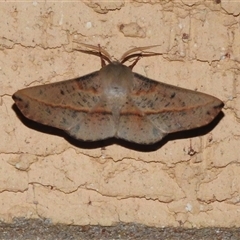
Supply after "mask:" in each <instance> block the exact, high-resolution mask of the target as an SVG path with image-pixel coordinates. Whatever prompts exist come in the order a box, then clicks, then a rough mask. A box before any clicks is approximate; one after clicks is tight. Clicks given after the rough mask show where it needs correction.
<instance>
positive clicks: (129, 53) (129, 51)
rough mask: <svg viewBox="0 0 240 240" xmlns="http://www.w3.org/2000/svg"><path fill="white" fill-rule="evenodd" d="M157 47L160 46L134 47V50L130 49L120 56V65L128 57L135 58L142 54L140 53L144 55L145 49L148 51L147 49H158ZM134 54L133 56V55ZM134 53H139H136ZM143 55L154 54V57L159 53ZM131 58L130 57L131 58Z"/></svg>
mask: <svg viewBox="0 0 240 240" xmlns="http://www.w3.org/2000/svg"><path fill="white" fill-rule="evenodd" d="M158 46H160V45H152V46H146V47H135V48H132V49H130V50H128V51H127V52H125V53H124V54H123V55H122V57H121V58H120V61H121V63H124V62H126V61H127V60H128V59H129V57H130V56H133V57H135V56H136V54H138V55H139V54H142V53H144V50H147V49H149V48H154V47H158ZM134 52H135V54H133V53H134ZM136 52H140V53H136ZM145 53H151V54H154V55H155V54H156V55H158V54H160V53H153V52H145ZM131 58H132V57H131ZM125 59H127V60H125Z"/></svg>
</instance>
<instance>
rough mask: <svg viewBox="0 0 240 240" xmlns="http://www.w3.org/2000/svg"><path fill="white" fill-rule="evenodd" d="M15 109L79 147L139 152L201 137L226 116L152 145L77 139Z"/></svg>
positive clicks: (43, 129)
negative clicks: (116, 148) (112, 148)
mask: <svg viewBox="0 0 240 240" xmlns="http://www.w3.org/2000/svg"><path fill="white" fill-rule="evenodd" d="M12 108H13V110H14V111H15V113H16V115H17V116H18V118H19V119H20V120H21V122H22V123H23V124H24V125H25V126H26V127H28V128H30V129H33V130H35V131H39V132H42V133H45V134H49V135H55V136H59V137H62V138H64V139H65V140H66V141H68V142H69V143H70V144H71V145H73V146H75V147H78V148H83V149H96V148H105V147H107V146H110V145H113V144H117V145H120V146H122V147H125V148H128V149H132V150H135V151H139V152H152V151H156V150H158V149H159V148H161V147H163V146H164V145H165V144H166V143H167V142H168V141H174V140H177V139H187V138H194V137H199V136H203V135H205V134H207V133H208V132H210V131H212V130H213V129H214V128H215V126H216V125H217V124H218V123H219V122H220V121H221V119H222V118H223V117H224V114H223V112H220V113H219V114H218V116H217V117H216V118H215V119H214V120H213V121H212V122H211V123H210V124H208V125H206V126H204V127H200V128H195V129H192V130H186V131H181V132H176V133H171V134H169V135H167V136H166V137H164V138H163V139H162V140H161V141H159V142H156V143H154V144H150V145H144V144H137V143H133V142H128V141H125V140H122V139H117V138H109V139H106V140H99V141H94V142H90V141H87V142H86V141H82V140H77V139H74V138H72V137H71V136H69V135H68V134H67V133H66V132H64V131H63V130H61V129H58V128H54V127H50V126H47V125H43V124H41V123H37V122H34V121H32V120H30V119H28V118H26V117H25V116H24V115H23V114H22V113H21V111H20V110H19V109H18V108H17V106H16V105H15V104H14V105H13V107H12Z"/></svg>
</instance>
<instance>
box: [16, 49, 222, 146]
mask: <svg viewBox="0 0 240 240" xmlns="http://www.w3.org/2000/svg"><path fill="white" fill-rule="evenodd" d="M84 46H86V47H87V48H88V49H91V51H90V52H91V53H93V54H95V55H99V56H100V57H101V62H102V68H101V69H100V70H99V71H95V72H93V73H90V74H87V75H85V76H83V77H79V78H75V79H72V80H66V81H61V82H57V83H51V84H46V85H40V86H34V87H28V88H25V89H22V90H19V91H17V92H16V93H14V94H13V96H12V97H13V99H14V101H15V103H16V105H17V107H18V108H19V109H20V111H21V112H22V114H23V115H24V116H25V117H27V118H29V119H31V120H33V121H36V122H39V123H41V124H45V125H49V126H52V127H56V128H59V129H62V130H64V131H65V132H66V133H68V134H69V135H70V136H71V137H73V138H75V139H78V140H83V141H97V140H103V139H107V138H112V137H115V138H120V139H124V140H126V141H130V142H134V143H138V144H153V143H156V142H158V141H160V140H161V139H162V138H163V137H164V136H166V135H167V134H169V133H173V132H178V131H183V130H189V129H193V128H198V127H201V126H204V125H207V124H209V123H210V122H211V121H212V120H213V119H214V118H215V117H216V116H217V115H218V114H219V112H220V111H221V109H222V107H223V106H224V104H223V102H222V101H221V100H219V99H218V98H216V97H213V96H210V95H207V94H205V93H200V92H196V91H192V90H188V89H184V88H180V87H176V86H172V85H169V84H166V83H161V82H157V81H155V80H152V79H149V78H147V77H144V76H142V75H140V74H138V73H135V72H132V68H133V66H134V65H135V64H136V63H137V61H138V60H139V59H140V58H141V57H142V56H143V55H144V54H143V50H145V49H147V48H149V47H145V48H134V49H132V50H129V51H127V52H126V53H125V54H124V55H123V56H122V57H121V59H120V61H112V60H111V57H110V55H109V54H108V53H107V52H106V51H105V50H104V49H102V48H101V47H100V46H99V47H96V46H92V45H88V44H84ZM139 50H141V51H142V52H141V53H136V51H139ZM85 52H89V51H85ZM130 58H135V61H134V63H133V64H132V65H131V66H125V65H123V63H124V62H126V61H127V60H129V59H130ZM106 62H107V63H108V64H106Z"/></svg>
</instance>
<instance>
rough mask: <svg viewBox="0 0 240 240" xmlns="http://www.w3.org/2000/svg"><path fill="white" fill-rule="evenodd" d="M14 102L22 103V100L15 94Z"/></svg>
mask: <svg viewBox="0 0 240 240" xmlns="http://www.w3.org/2000/svg"><path fill="white" fill-rule="evenodd" d="M12 98H13V100H14V101H20V102H22V99H21V98H20V97H17V96H16V95H15V94H14V95H13V96H12Z"/></svg>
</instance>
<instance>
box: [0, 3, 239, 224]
mask: <svg viewBox="0 0 240 240" xmlns="http://www.w3.org/2000/svg"><path fill="white" fill-rule="evenodd" d="M0 6H1V7H0V22H1V24H0V48H1V51H0V82H1V88H0V91H1V101H0V103H1V104H0V108H1V114H0V118H1V128H0V135H1V140H0V220H3V221H6V222H11V221H12V219H13V218H14V217H26V218H47V219H50V220H51V221H52V222H54V223H56V222H59V223H67V224H79V225H86V224H100V225H113V224H115V223H117V222H135V223H142V224H146V225H149V226H184V227H192V226H195V227H206V226H225V227H232V226H240V218H239V214H240V213H239V211H240V206H239V202H240V193H239V192H240V167H239V166H240V164H239V163H240V159H239V158H240V157H239V155H240V148H239V144H240V141H239V140H240V125H239V121H240V84H239V80H240V79H239V61H240V47H239V46H240V45H239V43H240V29H239V16H238V15H239V13H240V5H239V3H237V2H235V3H231V2H230V1H222V2H220V1H181V2H180V1H172V2H167V1H160V0H155V1H153V0H148V1H141V0H138V1H137V0H135V1H134V0H132V1H124V0H122V1H115V2H104V1H93V0H88V1H84V2H60V1H59V2H46V3H43V2H38V1H31V2H24V3H23V2H21V3H20V2H19V3H16V2H11V3H0ZM76 41H77V42H84V43H88V44H93V45H97V44H101V46H102V47H103V48H104V49H106V50H107V51H108V52H109V53H110V55H112V56H114V57H115V58H120V57H121V55H122V54H123V53H124V52H126V51H127V50H129V49H131V48H133V47H140V46H149V45H155V44H158V45H160V46H159V47H157V48H156V49H154V51H157V52H159V53H162V55H160V56H154V57H147V58H143V59H141V60H140V61H139V63H138V64H137V66H135V67H134V71H135V72H138V73H140V74H143V75H145V76H147V77H149V78H152V79H156V80H158V81H161V82H166V83H169V84H173V85H177V86H181V87H185V88H189V89H193V90H197V91H201V92H205V93H208V94H211V95H214V96H216V97H218V98H220V99H221V100H223V101H224V103H225V107H224V109H223V114H222V115H220V116H219V117H218V118H217V119H216V121H214V122H213V124H211V126H209V127H207V128H204V129H201V130H197V131H192V132H190V133H185V134H176V135H173V136H171V137H169V138H167V139H166V140H164V141H161V142H159V143H158V144H155V145H154V146H152V147H149V148H148V147H146V148H143V147H138V146H135V145H134V146H133V145H132V144H128V143H123V142H114V141H113V142H111V141H110V142H108V141H106V142H103V143H97V144H95V143H93V144H91V143H86V144H85V143H82V142H77V141H74V140H72V139H70V138H68V137H67V136H66V135H65V134H64V133H62V132H61V131H58V130H55V129H52V128H47V127H44V126H42V125H38V124H34V123H32V122H31V121H28V120H26V119H25V118H23V117H22V116H21V115H20V114H19V112H18V111H17V110H16V107H14V105H13V104H14V102H13V100H12V98H11V95H12V94H13V93H14V92H15V91H17V90H18V89H21V88H25V87H28V86H35V85H39V84H45V83H53V82H57V81H60V80H66V79H71V78H74V77H77V76H82V75H84V74H87V73H90V72H93V71H96V70H98V69H99V68H100V67H101V65H100V60H99V58H98V57H96V56H92V55H87V54H84V53H82V52H79V51H76V50H74V48H76V47H77V46H78V45H77V44H76Z"/></svg>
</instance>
